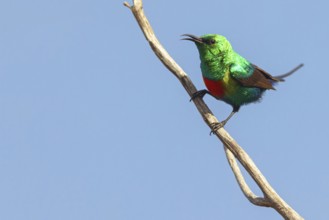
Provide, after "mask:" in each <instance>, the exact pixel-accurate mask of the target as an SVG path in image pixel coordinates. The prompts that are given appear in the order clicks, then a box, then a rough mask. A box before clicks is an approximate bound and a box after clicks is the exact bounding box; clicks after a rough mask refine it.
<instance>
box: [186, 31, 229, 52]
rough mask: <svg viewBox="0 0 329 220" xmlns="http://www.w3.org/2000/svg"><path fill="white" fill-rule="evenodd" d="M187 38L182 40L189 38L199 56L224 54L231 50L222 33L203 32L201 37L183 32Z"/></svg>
mask: <svg viewBox="0 0 329 220" xmlns="http://www.w3.org/2000/svg"><path fill="white" fill-rule="evenodd" d="M183 36H187V37H188V38H183V39H182V40H189V41H192V42H194V43H195V44H196V46H197V48H198V50H199V53H200V57H202V58H204V57H209V56H210V57H211V56H216V57H220V56H225V55H226V54H229V53H230V52H231V51H232V46H231V44H230V42H229V41H228V40H227V39H226V38H225V37H224V36H222V35H218V34H205V35H202V36H201V37H197V36H194V35H191V34H183Z"/></svg>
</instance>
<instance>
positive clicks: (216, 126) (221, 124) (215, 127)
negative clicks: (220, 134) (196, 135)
mask: <svg viewBox="0 0 329 220" xmlns="http://www.w3.org/2000/svg"><path fill="white" fill-rule="evenodd" d="M226 122H227V121H226V120H224V121H222V122H214V123H211V124H210V126H211V131H210V134H209V135H212V134H215V132H216V131H217V130H218V129H220V128H223V127H224V126H225V124H226Z"/></svg>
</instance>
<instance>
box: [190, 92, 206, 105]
mask: <svg viewBox="0 0 329 220" xmlns="http://www.w3.org/2000/svg"><path fill="white" fill-rule="evenodd" d="M206 94H209V92H208V90H206V89H203V90H199V91H197V92H195V93H193V94H192V96H191V99H190V102H191V101H193V100H194V99H195V98H197V97H199V98H201V99H202V98H203V97H204V96H205V95H206Z"/></svg>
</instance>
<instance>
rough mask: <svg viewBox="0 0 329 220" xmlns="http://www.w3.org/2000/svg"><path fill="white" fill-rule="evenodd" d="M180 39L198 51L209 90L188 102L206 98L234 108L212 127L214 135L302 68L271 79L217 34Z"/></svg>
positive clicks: (203, 91) (189, 35)
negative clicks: (206, 96)
mask: <svg viewBox="0 0 329 220" xmlns="http://www.w3.org/2000/svg"><path fill="white" fill-rule="evenodd" d="M182 36H186V37H187V38H183V39H182V40H189V41H192V42H194V43H195V44H196V46H197V48H198V51H199V55H200V60H201V72H202V76H203V80H204V83H205V84H206V87H207V89H208V90H205V89H204V90H200V91H197V92H196V93H194V94H193V95H192V97H191V100H193V99H195V98H197V97H200V98H203V97H204V95H205V94H209V95H211V96H213V97H214V98H215V99H218V100H222V101H224V102H226V103H228V104H230V105H231V106H232V107H233V110H232V112H231V114H230V115H229V116H228V117H227V118H226V119H225V120H224V121H222V122H221V123H216V124H214V125H213V131H215V130H217V129H218V128H220V127H223V126H224V125H225V124H226V123H227V121H228V120H229V119H230V118H231V117H232V116H233V115H234V114H235V113H236V112H238V111H239V109H240V107H241V106H242V105H246V104H249V103H252V102H256V101H258V100H260V98H261V97H262V95H263V93H264V92H265V91H266V90H270V89H272V90H275V88H274V87H273V85H274V84H275V83H278V82H282V81H284V78H285V77H287V76H290V75H291V74H293V73H294V72H295V71H296V70H298V69H299V68H301V67H302V66H303V64H300V65H298V66H297V67H296V68H294V69H293V70H291V71H289V72H288V73H286V74H283V75H280V76H272V75H270V74H269V73H267V72H266V71H265V70H263V69H261V68H259V67H258V66H256V65H254V64H252V63H250V62H249V61H248V60H246V59H245V58H243V57H242V56H240V55H239V54H238V53H236V52H235V51H234V50H233V48H232V46H231V44H230V42H229V41H228V40H227V39H226V38H225V37H224V36H221V35H218V34H206V35H203V36H201V37H197V36H194V35H191V34H183V35H182Z"/></svg>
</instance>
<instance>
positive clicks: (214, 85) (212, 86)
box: [203, 77, 224, 98]
mask: <svg viewBox="0 0 329 220" xmlns="http://www.w3.org/2000/svg"><path fill="white" fill-rule="evenodd" d="M203 81H204V83H205V84H206V87H207V89H208V91H209V92H210V93H211V94H212V95H214V96H216V97H218V98H222V97H223V96H224V85H223V83H222V81H219V80H217V81H214V80H211V79H207V78H206V77H203Z"/></svg>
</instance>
